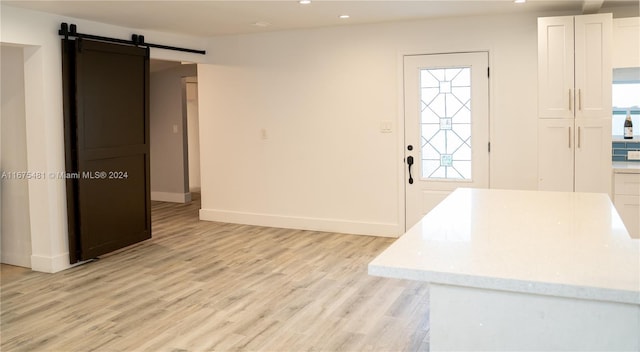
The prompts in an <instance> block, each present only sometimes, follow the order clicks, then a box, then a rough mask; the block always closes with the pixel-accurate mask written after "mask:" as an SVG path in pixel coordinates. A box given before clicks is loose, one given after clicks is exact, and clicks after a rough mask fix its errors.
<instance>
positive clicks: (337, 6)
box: [2, 0, 638, 37]
mask: <svg viewBox="0 0 640 352" xmlns="http://www.w3.org/2000/svg"><path fill="white" fill-rule="evenodd" d="M2 3H3V4H5V5H9V6H16V7H22V8H28V9H32V10H37V11H43V12H49V13H55V14H59V15H64V16H69V17H75V18H83V19H87V20H91V21H96V22H102V23H108V24H113V25H118V26H124V27H129V28H134V29H139V30H156V31H164V32H174V33H181V34H187V35H195V36H205V37H209V36H216V35H225V34H240V33H254V32H266V31H277V30H288V29H303V28H314V27H326V26H338V25H347V24H362V23H379V22H390V21H401V20H412V19H423V18H434V17H450V16H470V15H482V14H508V13H521V12H538V11H582V10H583V6H586V7H587V8H588V10H589V11H593V9H594V8H595V9H596V10H597V9H599V8H601V7H607V6H613V7H619V6H632V7H633V6H635V7H637V6H638V1H637V0H623V1H603V0H552V1H549V0H528V2H527V3H525V4H515V3H513V0H467V1H462V0H440V1H436V0H422V1H420V0H412V1H375V0H373V1H372V0H356V1H339V0H314V1H313V2H312V3H311V4H310V5H301V4H299V3H298V1H297V0H286V1H285V0H280V1H270V0H261V1H244V0H236V1H220V0H204V1H203V0H200V1H171V0H168V1H148V0H147V1H113V0H112V1H99V0H90V1H88V0H85V1H69V0H66V1H57V0H48V1H41V0H40V1H30V0H19V1H14V0H11V1H9V0H2ZM603 3H604V4H603ZM635 12H637V11H635ZM342 14H348V15H350V16H351V17H350V18H349V19H347V20H343V19H340V18H338V16H339V15H342ZM636 16H637V15H636ZM255 23H268V24H269V25H268V26H266V27H262V26H256V25H254V24H255Z"/></svg>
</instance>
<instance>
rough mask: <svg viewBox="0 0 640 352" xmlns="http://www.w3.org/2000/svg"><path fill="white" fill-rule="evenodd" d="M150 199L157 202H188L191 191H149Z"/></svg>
mask: <svg viewBox="0 0 640 352" xmlns="http://www.w3.org/2000/svg"><path fill="white" fill-rule="evenodd" d="M151 200H155V201H159V202H172V203H189V202H191V192H187V193H170V192H153V191H152V192H151Z"/></svg>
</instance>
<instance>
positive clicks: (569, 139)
mask: <svg viewBox="0 0 640 352" xmlns="http://www.w3.org/2000/svg"><path fill="white" fill-rule="evenodd" d="M567 140H568V141H569V149H571V126H569V138H567Z"/></svg>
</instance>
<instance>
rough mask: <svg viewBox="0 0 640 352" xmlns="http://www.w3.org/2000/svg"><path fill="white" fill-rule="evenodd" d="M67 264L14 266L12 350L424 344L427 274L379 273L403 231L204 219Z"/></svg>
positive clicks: (174, 215)
mask: <svg viewBox="0 0 640 352" xmlns="http://www.w3.org/2000/svg"><path fill="white" fill-rule="evenodd" d="M198 209H199V202H198V201H197V200H196V201H194V202H192V203H191V204H188V205H183V204H172V203H161V202H154V204H153V213H152V219H153V238H152V239H151V240H148V241H145V242H143V243H140V244H137V245H134V246H131V247H128V248H126V249H123V250H120V251H118V252H116V253H112V254H109V255H107V256H104V257H102V258H100V259H99V260H97V261H94V262H91V263H88V264H85V265H82V266H79V267H75V268H72V269H69V270H65V271H63V272H60V273H56V274H44V273H37V272H31V271H21V270H16V269H13V270H12V269H11V268H10V267H7V266H5V265H3V268H2V276H1V278H2V286H1V288H2V292H1V297H0V298H1V302H0V303H1V315H0V341H1V344H0V350H2V351H175V352H177V351H424V350H428V349H429V304H428V288H427V285H426V284H423V283H417V282H410V281H403V280H395V279H384V278H377V277H371V276H368V275H367V263H368V262H369V261H370V260H371V259H373V258H374V257H375V256H376V255H377V254H378V253H380V252H381V251H382V250H383V249H385V248H386V247H387V246H388V245H389V244H390V243H391V242H392V241H393V240H391V239H386V238H378V237H367V236H353V235H344V234H334V233H323V232H313V231H300V230H288V229H277V228H266V227H256V226H246V225H234V224H224V223H215V222H206V221H198Z"/></svg>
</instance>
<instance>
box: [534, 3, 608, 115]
mask: <svg viewBox="0 0 640 352" xmlns="http://www.w3.org/2000/svg"><path fill="white" fill-rule="evenodd" d="M612 23H613V19H612V16H611V14H610V13H608V14H594V15H582V16H561V17H543V18H539V19H538V117H540V118H603V117H607V116H611V75H612V71H611V67H612V66H611V51H612V50H611V45H612V44H611V43H612Z"/></svg>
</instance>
